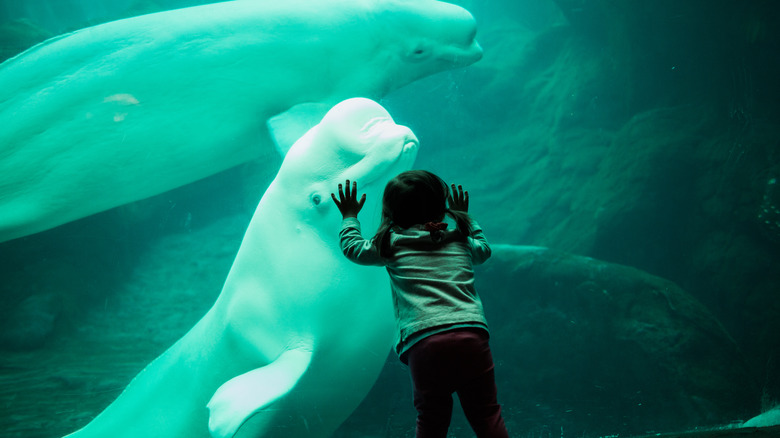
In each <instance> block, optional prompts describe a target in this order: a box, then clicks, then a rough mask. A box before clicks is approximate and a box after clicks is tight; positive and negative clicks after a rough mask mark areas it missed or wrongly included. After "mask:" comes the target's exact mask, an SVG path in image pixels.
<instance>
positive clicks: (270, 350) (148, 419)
mask: <svg viewBox="0 0 780 438" xmlns="http://www.w3.org/2000/svg"><path fill="white" fill-rule="evenodd" d="M417 148H418V141H417V139H416V137H415V136H414V134H413V133H412V132H411V131H410V130H409V129H408V128H406V127H404V126H399V125H396V124H395V123H394V122H393V120H392V118H391V117H390V115H389V114H388V113H387V111H385V109H384V108H382V107H381V106H380V105H379V104H377V103H376V102H374V101H372V100H368V99H364V98H355V99H349V100H346V101H344V102H342V103H339V104H338V105H336V106H335V107H334V108H333V109H332V110H331V111H329V112H328V113H327V114H326V115H325V117H324V118H323V120H322V122H321V123H320V124H318V125H317V126H315V127H314V128H312V129H311V130H310V131H308V132H307V133H306V134H305V135H304V136H303V137H302V138H301V139H300V140H299V141H297V142H296V143H295V144H294V145H293V147H292V148H291V149H290V151H289V152H288V153H287V155H286V157H285V159H284V161H283V163H282V165H281V168H280V169H279V172H278V174H277V176H276V178H275V179H274V181H273V182H272V183H271V185H270V186H269V187H268V189H267V191H266V192H265V194H264V195H263V197H262V199H261V200H260V203H259V205H258V206H257V210H256V211H255V214H254V216H253V218H252V220H251V222H250V224H249V226H248V229H247V231H246V234H245V236H244V239H243V241H242V243H241V247H240V249H239V251H238V254H237V256H236V259H235V261H234V263H233V266H232V268H231V270H230V273H229V274H228V277H227V280H226V281H225V285H224V287H223V289H222V292H221V293H220V295H219V297H218V298H217V300H216V303H215V304H214V306H213V307H212V308H211V309H210V310H209V311H208V313H207V314H206V315H205V316H204V317H203V318H202V319H201V320H200V321H199V322H198V323H197V324H196V325H195V327H193V328H192V329H191V330H190V331H189V332H188V333H187V334H186V335H184V336H183V337H182V338H181V339H180V340H179V341H178V342H177V343H176V344H174V345H173V346H172V347H171V348H170V349H168V350H167V351H166V352H165V353H163V354H162V355H161V356H160V357H158V358H157V359H155V360H154V361H153V362H152V363H150V364H149V365H148V366H147V367H146V368H145V369H144V370H143V371H142V372H141V373H140V374H138V376H136V377H135V379H134V380H133V381H132V382H131V383H130V384H129V385H128V387H127V388H126V389H125V391H124V392H123V393H122V394H121V395H120V396H119V397H118V398H117V399H116V400H115V401H114V402H113V403H112V404H111V405H109V406H108V407H107V408H106V409H105V410H104V411H103V412H102V413H101V414H99V415H98V416H97V417H96V418H95V419H94V420H93V421H92V422H90V423H89V424H87V425H86V426H85V427H84V428H83V429H81V430H79V431H77V432H75V433H74V434H72V435H69V436H70V437H74V438H92V437H94V438H106V437H112V438H123V437H128V438H130V437H132V438H137V437H150V438H151V437H161V438H162V437H165V438H177V437H178V438H197V437H208V436H209V434H210V433H211V435H212V436H214V437H232V436H237V437H244V436H246V437H270V436H284V437H298V436H306V437H327V436H330V435H331V434H332V432H333V431H334V430H335V429H336V428H337V427H338V426H339V425H340V424H341V422H343V421H344V420H345V419H346V418H347V417H348V416H349V414H350V413H351V412H352V411H353V410H354V409H355V408H356V407H357V405H358V404H359V403H360V401H361V400H362V399H363V397H364V396H365V395H366V394H367V393H368V391H369V390H370V388H371V386H372V385H373V383H374V381H375V380H376V378H377V376H378V375H379V372H380V371H381V369H382V367H383V365H384V363H385V360H386V358H387V354H388V352H389V351H390V347H391V344H392V340H393V332H394V330H393V327H394V320H393V311H392V303H391V298H390V291H389V283H388V281H387V273H386V272H385V271H384V270H383V269H380V268H366V267H362V266H358V265H355V264H353V263H351V262H349V261H348V260H347V259H346V258H345V257H344V256H343V255H342V253H341V250H340V249H339V242H338V229H339V226H340V223H341V215H340V214H339V212H338V209H337V208H336V206H335V204H334V203H333V201H332V200H331V198H330V193H331V192H333V191H334V189H335V188H336V186H337V185H338V184H339V183H343V182H344V181H345V180H346V179H350V180H353V181H358V183H359V189H360V190H361V192H365V193H367V195H368V197H367V201H366V205H365V207H364V213H363V214H362V215H361V216H363V217H362V218H361V219H362V222H363V224H364V227H365V229H366V232H367V233H369V232H370V231H369V230H371V229H373V228H372V227H376V225H377V223H378V219H379V214H380V211H381V205H380V203H381V197H382V191H383V189H384V186H385V184H386V183H387V181H389V180H390V179H391V178H392V177H393V176H395V175H397V174H398V173H400V172H403V171H405V170H408V169H410V168H411V166H412V164H413V162H414V159H415V157H416V155H417ZM162 287H164V286H162ZM207 406H208V409H207ZM210 431H211V432H210Z"/></svg>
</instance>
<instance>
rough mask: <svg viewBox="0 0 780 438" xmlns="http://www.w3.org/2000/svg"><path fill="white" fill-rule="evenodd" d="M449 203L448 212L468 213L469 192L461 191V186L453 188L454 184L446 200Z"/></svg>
mask: <svg viewBox="0 0 780 438" xmlns="http://www.w3.org/2000/svg"><path fill="white" fill-rule="evenodd" d="M448 201H449V203H450V210H455V211H462V212H464V213H468V211H469V192H464V191H463V186H461V185H458V187H457V188H455V184H453V185H452V191H451V192H450V196H449V198H448Z"/></svg>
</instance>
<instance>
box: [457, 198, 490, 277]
mask: <svg viewBox="0 0 780 438" xmlns="http://www.w3.org/2000/svg"><path fill="white" fill-rule="evenodd" d="M448 201H449V204H450V210H456V211H462V212H464V213H468V211H469V192H468V191H463V186H460V185H459V186H457V187H456V186H455V184H453V185H452V191H451V192H450V196H449V199H448ZM470 225H471V236H469V238H468V243H469V247H470V248H471V262H472V263H473V264H475V265H479V264H482V263H484V262H485V260H487V259H489V258H490V255H491V250H490V244H488V241H487V239H486V238H485V234H484V233H483V232H482V228H481V227H480V226H479V224H478V223H477V221H475V220H474V219H473V218H472V219H471V224H470Z"/></svg>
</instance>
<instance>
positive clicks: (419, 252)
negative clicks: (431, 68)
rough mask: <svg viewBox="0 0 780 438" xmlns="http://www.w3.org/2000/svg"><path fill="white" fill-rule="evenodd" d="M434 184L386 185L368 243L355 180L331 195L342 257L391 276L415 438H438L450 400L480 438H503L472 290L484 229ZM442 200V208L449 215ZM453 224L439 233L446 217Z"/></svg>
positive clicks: (460, 197) (410, 180)
mask: <svg viewBox="0 0 780 438" xmlns="http://www.w3.org/2000/svg"><path fill="white" fill-rule="evenodd" d="M452 191H453V195H450V191H449V188H448V187H447V184H446V183H445V182H444V181H442V179H441V178H439V177H438V176H436V175H434V174H432V173H430V172H427V171H424V170H411V171H408V172H404V173H401V174H400V175H398V176H396V177H395V178H393V179H392V180H391V181H390V182H389V183H388V184H387V186H386V187H385V192H384V195H383V198H382V222H381V224H380V226H379V230H378V231H377V233H376V235H375V236H374V237H373V238H372V239H370V240H366V239H364V238H363V236H362V234H361V231H360V222H358V219H357V215H358V213H359V212H360V210H361V209H362V208H363V204H364V203H365V200H366V195H365V194H363V196H362V197H361V198H360V200H358V196H357V182H353V183H352V187H351V189H350V182H349V180H347V182H346V187H342V185H341V184H339V187H338V192H339V197H338V199H336V195H335V194H333V193H331V197H332V198H333V201H334V202H335V203H336V206H337V207H338V209H339V211H340V212H341V214H342V216H343V221H342V224H341V232H340V233H339V235H340V238H341V249H342V251H343V252H344V255H346V256H347V258H349V259H350V260H352V261H353V262H355V263H358V264H361V265H379V266H385V268H386V269H387V272H388V273H389V274H390V284H391V289H392V294H393V305H394V307H395V315H396V321H397V323H398V329H399V332H398V337H397V343H396V347H395V348H396V352H397V353H398V355H399V357H400V359H401V361H402V362H403V363H405V364H408V365H409V371H410V373H411V376H412V383H413V387H414V406H415V408H416V409H417V438H430V437H436V438H444V437H446V436H447V430H448V428H449V425H450V418H451V416H452V393H453V392H457V393H458V397H459V398H460V403H461V406H462V407H463V411H464V413H465V414H466V418H467V419H468V421H469V424H471V427H472V429H474V432H475V433H476V434H477V437H479V438H504V437H508V434H507V431H506V427H505V426H504V420H503V419H502V417H501V407H500V405H499V404H498V401H497V398H496V384H495V378H494V372H493V358H492V356H491V353H490V347H489V345H488V330H487V321H486V320H485V315H484V312H483V310H482V302H481V301H480V299H479V296H478V295H477V293H476V291H475V289H474V271H473V269H472V265H475V264H480V263H482V262H484V261H485V260H487V259H488V257H490V247H489V246H488V242H487V240H486V239H485V236H484V235H483V234H482V229H481V228H480V227H479V225H478V224H477V223H476V222H475V221H474V220H473V219H472V218H471V217H470V216H469V215H468V204H469V194H468V192H464V191H463V188H462V187H461V186H458V187H457V189H456V188H455V185H454V184H453V185H452ZM448 200H449V206H450V208H449V209H448V208H447V201H448ZM445 214H446V215H449V216H450V217H452V219H454V221H455V225H456V226H455V229H454V230H447V227H448V224H446V223H444V222H443V221H444V217H445Z"/></svg>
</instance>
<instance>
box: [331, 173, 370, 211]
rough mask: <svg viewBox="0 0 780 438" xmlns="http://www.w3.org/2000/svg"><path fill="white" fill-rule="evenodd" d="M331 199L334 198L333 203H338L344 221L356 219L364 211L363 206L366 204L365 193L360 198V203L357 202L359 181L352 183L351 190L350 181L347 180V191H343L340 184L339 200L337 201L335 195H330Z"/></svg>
mask: <svg viewBox="0 0 780 438" xmlns="http://www.w3.org/2000/svg"><path fill="white" fill-rule="evenodd" d="M330 197H331V198H333V202H335V203H336V207H338V208H339V211H340V212H341V216H342V217H343V218H344V219H346V218H348V217H354V218H356V217H357V215H358V213H360V210H362V209H363V204H365V203H366V194H365V193H363V196H361V197H360V201H358V200H357V181H353V182H352V190H350V189H349V180H347V187H346V189H342V186H341V184H339V199H336V195H335V194H333V193H331V194H330Z"/></svg>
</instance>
